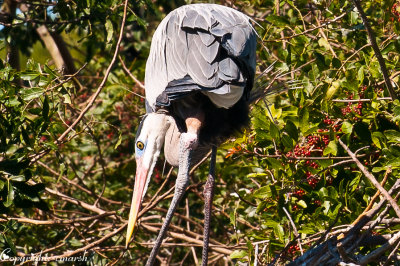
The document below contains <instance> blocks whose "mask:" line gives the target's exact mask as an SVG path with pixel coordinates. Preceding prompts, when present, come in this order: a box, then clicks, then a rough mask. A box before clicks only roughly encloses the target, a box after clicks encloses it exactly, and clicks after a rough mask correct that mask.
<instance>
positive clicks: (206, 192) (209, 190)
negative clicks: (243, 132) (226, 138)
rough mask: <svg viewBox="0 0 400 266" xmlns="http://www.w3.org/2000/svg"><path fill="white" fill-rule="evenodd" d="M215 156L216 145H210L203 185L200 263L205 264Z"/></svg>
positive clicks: (206, 261)
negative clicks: (206, 175)
mask: <svg viewBox="0 0 400 266" xmlns="http://www.w3.org/2000/svg"><path fill="white" fill-rule="evenodd" d="M216 156H217V147H216V146H213V147H212V152H211V160H210V170H209V173H208V177H207V182H206V184H205V186H204V190H203V195H204V201H205V202H204V239H203V253H202V263H201V265H203V266H205V265H207V263H208V244H209V239H210V220H211V209H212V202H213V197H214V184H215V161H216Z"/></svg>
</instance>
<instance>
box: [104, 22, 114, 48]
mask: <svg viewBox="0 0 400 266" xmlns="http://www.w3.org/2000/svg"><path fill="white" fill-rule="evenodd" d="M105 27H106V32H107V43H109V42H110V41H111V40H112V39H113V33H114V28H113V24H112V22H111V20H109V19H107V20H106V24H105Z"/></svg>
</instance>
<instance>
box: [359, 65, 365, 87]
mask: <svg viewBox="0 0 400 266" xmlns="http://www.w3.org/2000/svg"><path fill="white" fill-rule="evenodd" d="M357 79H358V81H359V83H360V84H362V83H363V82H364V66H361V67H360V68H359V69H358V72H357Z"/></svg>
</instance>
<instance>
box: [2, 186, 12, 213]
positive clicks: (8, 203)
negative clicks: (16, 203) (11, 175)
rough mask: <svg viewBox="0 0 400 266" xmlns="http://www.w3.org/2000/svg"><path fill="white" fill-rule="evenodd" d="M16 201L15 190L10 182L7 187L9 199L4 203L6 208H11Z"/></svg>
mask: <svg viewBox="0 0 400 266" xmlns="http://www.w3.org/2000/svg"><path fill="white" fill-rule="evenodd" d="M13 200H14V188H13V186H12V185H11V183H10V182H8V186H7V198H6V201H5V202H4V203H3V205H4V207H6V208H7V207H10V206H11V205H12V204H13Z"/></svg>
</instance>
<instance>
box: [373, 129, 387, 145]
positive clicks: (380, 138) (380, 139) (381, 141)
mask: <svg viewBox="0 0 400 266" xmlns="http://www.w3.org/2000/svg"><path fill="white" fill-rule="evenodd" d="M371 137H372V141H373V142H374V144H375V145H376V147H378V148H379V149H382V148H384V147H386V145H385V142H386V138H385V135H383V134H382V132H379V131H375V132H373V133H372V136H371Z"/></svg>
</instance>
